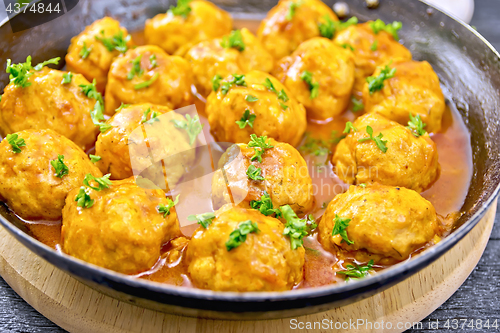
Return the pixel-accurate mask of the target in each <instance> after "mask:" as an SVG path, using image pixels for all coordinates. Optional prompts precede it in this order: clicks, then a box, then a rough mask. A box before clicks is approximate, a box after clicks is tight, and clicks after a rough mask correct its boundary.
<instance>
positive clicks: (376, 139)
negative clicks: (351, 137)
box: [358, 126, 387, 153]
mask: <svg viewBox="0 0 500 333" xmlns="http://www.w3.org/2000/svg"><path fill="white" fill-rule="evenodd" d="M366 133H368V135H369V137H367V138H363V139H359V140H358V142H365V141H368V140H373V141H374V142H375V144H376V145H377V147H378V148H379V149H380V150H381V151H382V152H383V153H386V152H387V146H386V143H387V140H382V137H383V135H382V132H380V133H379V135H377V136H376V137H374V136H373V128H371V126H366Z"/></svg>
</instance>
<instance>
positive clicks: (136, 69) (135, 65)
mask: <svg viewBox="0 0 500 333" xmlns="http://www.w3.org/2000/svg"><path fill="white" fill-rule="evenodd" d="M141 58H142V55H139V56H137V57H136V58H135V59H134V60H131V61H130V62H131V63H132V68H131V69H130V72H128V74H127V80H132V79H133V78H134V77H135V76H137V77H140V76H141V75H142V74H143V73H144V70H143V69H142V68H141Z"/></svg>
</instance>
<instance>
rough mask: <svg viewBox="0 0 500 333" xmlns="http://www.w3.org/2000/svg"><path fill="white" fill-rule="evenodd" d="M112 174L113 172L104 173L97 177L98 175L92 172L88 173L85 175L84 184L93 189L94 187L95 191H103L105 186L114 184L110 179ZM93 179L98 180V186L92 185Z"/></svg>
mask: <svg viewBox="0 0 500 333" xmlns="http://www.w3.org/2000/svg"><path fill="white" fill-rule="evenodd" d="M110 176H111V174H110V173H108V174H107V175H104V176H102V177H99V178H97V177H94V176H92V174H90V173H88V174H86V175H85V178H84V179H83V184H84V185H85V186H87V187H90V188H91V189H93V190H95V191H102V190H104V189H105V188H109V187H110V186H111V185H112V184H111V180H109V177H110ZM91 181H94V182H96V183H97V186H92V185H90V182H91Z"/></svg>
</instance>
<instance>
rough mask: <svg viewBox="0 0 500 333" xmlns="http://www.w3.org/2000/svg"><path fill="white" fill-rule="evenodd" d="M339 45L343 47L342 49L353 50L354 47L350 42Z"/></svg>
mask: <svg viewBox="0 0 500 333" xmlns="http://www.w3.org/2000/svg"><path fill="white" fill-rule="evenodd" d="M340 46H341V47H343V48H344V49H348V48H349V49H350V50H351V51H353V52H354V51H355V50H356V49H355V48H354V46H352V45H351V44H349V43H344V44H340Z"/></svg>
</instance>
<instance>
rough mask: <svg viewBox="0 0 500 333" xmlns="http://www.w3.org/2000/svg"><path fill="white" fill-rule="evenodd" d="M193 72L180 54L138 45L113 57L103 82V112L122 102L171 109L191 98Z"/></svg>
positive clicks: (111, 111)
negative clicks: (106, 82)
mask: <svg viewBox="0 0 500 333" xmlns="http://www.w3.org/2000/svg"><path fill="white" fill-rule="evenodd" d="M192 84H193V74H192V72H191V68H190V67H189V63H188V62H187V61H186V60H184V59H183V58H181V57H178V56H169V55H167V54H166V53H165V52H164V51H163V50H162V49H160V48H159V47H158V46H153V45H147V46H139V47H137V48H135V49H131V50H129V51H127V52H126V53H125V54H124V55H122V56H120V57H118V58H116V59H115V60H114V61H113V64H112V65H111V69H110V71H109V75H108V84H107V85H106V114H108V115H113V114H114V112H115V110H116V109H117V108H118V107H119V106H120V105H121V103H124V104H139V103H154V104H158V105H165V106H168V107H169V108H171V109H174V108H179V107H183V106H186V105H190V104H192V103H193V102H194V98H193V95H192V94H191V85H192Z"/></svg>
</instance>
